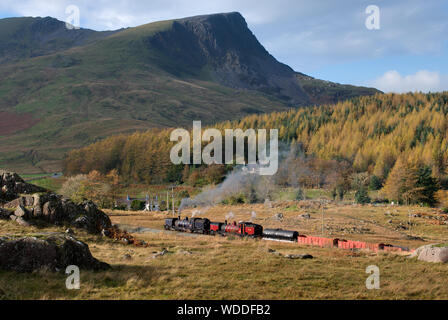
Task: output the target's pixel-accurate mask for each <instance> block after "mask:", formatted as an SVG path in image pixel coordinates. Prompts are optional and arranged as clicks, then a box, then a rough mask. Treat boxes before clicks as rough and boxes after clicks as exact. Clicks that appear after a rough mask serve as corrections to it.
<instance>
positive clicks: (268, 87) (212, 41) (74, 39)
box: [0, 13, 378, 172]
mask: <svg viewBox="0 0 448 320" xmlns="http://www.w3.org/2000/svg"><path fill="white" fill-rule="evenodd" d="M31 19H32V18H31ZM26 21H28V20H26ZM30 21H33V20H30ZM36 21H37V20H36ZM36 21H35V23H37V22H36ZM39 21H40V24H39V25H42V23H43V22H44V21H42V20H39ZM45 21H47V20H45ZM2 23H3V24H4V23H5V22H4V21H3V20H0V25H1V24H2ZM27 23H33V22H27ZM48 23H49V24H50V25H52V24H53V23H54V21H53V20H51V21H50V20H48ZM61 23H62V22H59V23H57V25H58V26H59V27H57V28H56V29H57V30H59V31H57V32H55V33H54V36H53V39H55V40H54V41H48V42H45V41H43V40H42V38H39V37H38V36H36V37H37V38H36V39H38V40H36V41H37V43H38V44H32V45H31V47H32V48H40V49H39V50H40V51H39V50H37V49H36V50H37V51H39V52H37V53H32V54H29V53H26V52H27V50H29V48H28V49H27V48H24V51H23V52H22V51H20V50H19V49H18V48H20V45H19V46H14V45H11V44H9V45H7V46H6V47H5V48H6V49H5V48H3V51H2V52H3V53H2V57H3V59H4V60H3V63H1V64H0V76H1V77H2V81H1V83H0V112H1V114H2V119H3V123H7V124H8V125H4V126H3V128H2V127H0V166H3V167H8V168H10V169H14V170H16V171H22V172H23V171H27V172H37V171H51V170H59V168H60V160H61V159H62V157H63V155H64V153H65V152H66V151H68V150H70V149H72V148H75V147H80V146H83V145H85V144H88V143H91V142H94V141H96V140H98V139H101V138H104V137H107V136H109V135H112V134H117V133H129V132H132V131H135V130H143V129H148V128H151V127H177V126H191V123H192V121H193V120H202V121H203V122H204V123H206V124H211V123H215V122H219V121H222V120H231V119H238V118H241V117H244V116H247V115H249V114H258V113H266V112H271V111H282V110H283V111H284V110H287V109H289V108H292V107H299V106H306V105H311V104H320V103H325V102H335V101H339V100H343V99H346V98H350V97H353V96H358V95H371V94H374V93H376V92H378V91H377V90H376V89H369V88H360V87H353V86H345V85H339V84H334V83H329V82H325V81H321V80H317V79H313V78H311V77H308V76H306V75H304V74H301V73H297V72H295V71H293V70H292V69H291V68H289V67H288V66H286V65H284V64H281V63H279V62H278V61H277V60H275V58H273V57H272V56H271V55H270V54H269V53H268V52H267V51H266V50H265V49H264V48H263V46H262V45H261V44H260V43H259V42H258V40H257V39H256V38H255V36H254V35H253V34H252V32H251V31H250V30H249V29H248V27H247V24H246V22H245V20H244V18H243V17H242V16H241V15H240V14H239V13H228V14H215V15H208V16H199V17H192V18H184V19H178V20H170V21H161V22H155V23H150V24H147V25H143V26H140V27H136V28H128V29H125V30H120V31H118V32H115V33H113V34H109V35H107V34H104V33H100V34H97V33H95V32H93V31H88V30H77V31H75V30H66V31H61V30H60V27H61ZM43 25H44V26H46V27H47V28H48V26H47V23H43ZM25 29H26V28H25ZM50 29H52V28H50ZM9 30H12V31H10V32H9V38H11V37H16V38H19V39H22V40H23V39H25V38H26V37H25V38H21V33H20V32H14V31H13V28H9ZM26 30H27V29H26ZM31 30H32V32H31V31H30V32H31V34H33V35H35V34H36V32H37V31H36V29H35V28H31ZM52 30H53V29H52ZM72 31H73V32H75V33H73V34H71V33H70V32H72ZM92 32H93V33H92ZM66 33H67V36H66ZM5 34H6V33H5ZM25 34H28V33H26V32H25ZM68 34H69V35H68ZM105 35H106V36H105ZM4 38H5V39H6V38H8V35H4ZM50 38H51V37H50ZM39 39H40V40H39ZM61 39H65V40H67V43H65V44H64V45H60V43H61V42H63V41H62V40H61ZM13 42H14V41H12V40H8V41H6V42H5V43H13ZM19 43H20V41H19ZM46 43H48V45H46ZM58 43H59V44H58ZM49 44H52V45H49ZM8 48H9V49H8ZM17 50H19V52H16V51H17ZM27 54H28V55H27ZM11 55H16V56H18V57H22V58H21V59H20V60H19V61H9V62H8V61H7V60H6V58H5V57H9V56H11ZM34 55H41V56H38V57H33V58H28V59H26V58H27V57H31V56H34Z"/></svg>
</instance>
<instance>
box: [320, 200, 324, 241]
mask: <svg viewBox="0 0 448 320" xmlns="http://www.w3.org/2000/svg"><path fill="white" fill-rule="evenodd" d="M320 209H321V211H322V237H323V236H324V204H323V203H321V207H320Z"/></svg>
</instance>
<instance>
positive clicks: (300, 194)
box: [294, 188, 305, 201]
mask: <svg viewBox="0 0 448 320" xmlns="http://www.w3.org/2000/svg"><path fill="white" fill-rule="evenodd" d="M294 199H295V200H297V201H301V200H304V199H305V195H304V193H303V190H302V188H299V189H297V191H296V192H295V194H294Z"/></svg>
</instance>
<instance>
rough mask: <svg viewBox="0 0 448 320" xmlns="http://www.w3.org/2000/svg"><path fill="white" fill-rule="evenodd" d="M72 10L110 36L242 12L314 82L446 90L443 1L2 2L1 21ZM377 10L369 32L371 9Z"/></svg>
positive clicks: (446, 11) (61, 15)
mask: <svg viewBox="0 0 448 320" xmlns="http://www.w3.org/2000/svg"><path fill="white" fill-rule="evenodd" d="M69 5H76V6H77V7H79V10H80V24H81V27H83V28H90V29H95V30H110V29H118V28H121V27H133V26H137V25H141V24H145V23H148V22H152V21H158V20H164V19H172V18H180V17H186V16H192V15H199V14H208V13H217V12H230V11H238V12H240V13H241V14H242V15H243V16H244V17H245V18H246V21H247V22H248V25H249V27H250V29H251V30H252V31H253V32H254V34H255V35H256V36H257V38H258V39H259V40H260V42H261V43H262V44H263V45H264V46H265V47H266V49H267V50H268V51H269V52H270V53H271V54H272V55H274V56H275V57H276V58H277V59H278V60H279V61H281V62H283V63H286V64H288V65H289V66H291V67H292V68H293V69H295V70H296V71H300V72H303V73H306V74H309V75H311V76H314V77H317V78H320V79H325V80H330V81H335V82H340V83H351V84H356V85H369V86H375V87H377V88H379V89H381V90H383V91H386V92H390V91H392V92H407V91H424V92H427V91H442V90H448V62H447V61H448V1H446V0H426V1H421V0H394V1H390V0H368V1H364V0H341V1H334V0H314V1H312V0H307V1H301V0H276V1H273V0H221V1H215V0H208V1H203V0H189V1H186V0H151V1H136V0H117V1H107V0H96V1H91V0H21V1H16V0H14V1H11V0H0V18H3V17H14V16H52V17H55V18H58V19H60V20H63V21H65V20H66V19H67V16H68V14H66V12H65V10H66V8H67V6H69ZM369 5H376V6H377V7H378V8H379V10H380V11H379V14H380V15H379V17H380V25H379V27H380V29H379V30H369V29H367V28H366V26H365V21H366V19H367V18H368V14H366V8H367V6H369Z"/></svg>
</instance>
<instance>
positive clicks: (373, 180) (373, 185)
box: [369, 175, 383, 191]
mask: <svg viewBox="0 0 448 320" xmlns="http://www.w3.org/2000/svg"><path fill="white" fill-rule="evenodd" d="M382 187H383V184H382V182H381V179H380V178H378V177H377V176H375V175H373V176H372V177H370V183H369V189H370V190H373V191H376V190H380V189H381V188H382Z"/></svg>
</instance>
